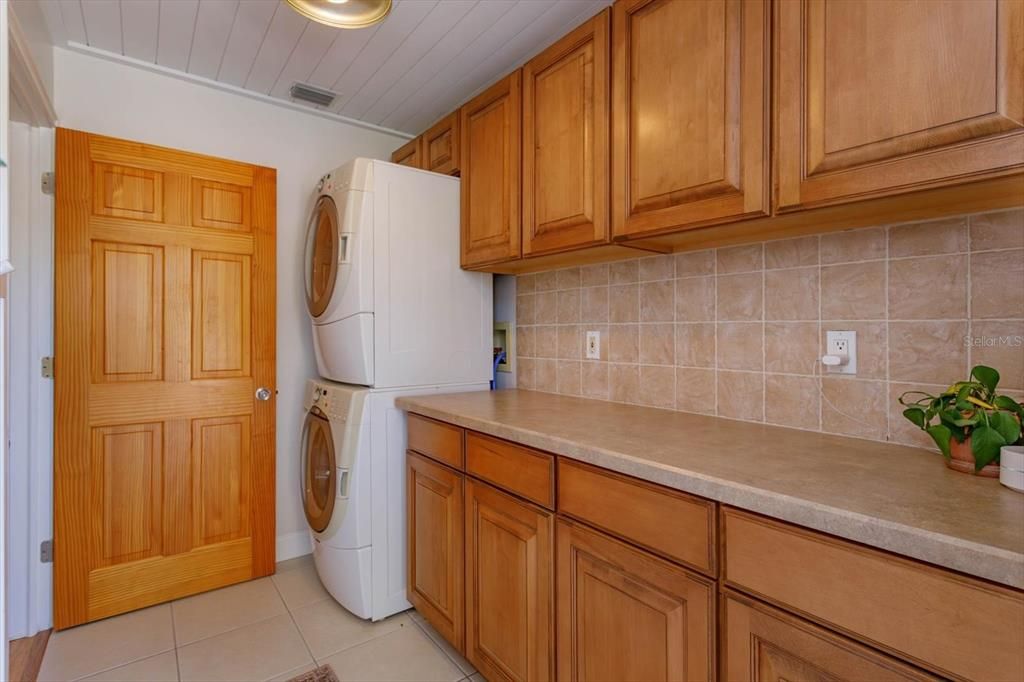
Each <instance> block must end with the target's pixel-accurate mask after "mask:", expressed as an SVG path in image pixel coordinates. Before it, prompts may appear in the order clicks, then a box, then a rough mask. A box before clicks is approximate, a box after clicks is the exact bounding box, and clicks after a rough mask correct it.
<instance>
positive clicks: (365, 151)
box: [54, 49, 405, 559]
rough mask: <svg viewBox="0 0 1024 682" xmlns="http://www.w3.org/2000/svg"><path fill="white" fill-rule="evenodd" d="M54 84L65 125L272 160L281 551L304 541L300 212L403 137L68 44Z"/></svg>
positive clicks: (306, 349)
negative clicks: (333, 181)
mask: <svg viewBox="0 0 1024 682" xmlns="http://www.w3.org/2000/svg"><path fill="white" fill-rule="evenodd" d="M54 92H55V106H56V109H57V117H58V121H59V125H60V126H62V127H66V128H74V129H77V130H84V131H88V132H93V133H101V134H104V135H110V136H113V137H120V138H125V139H129V140H137V141H140V142H148V143H151V144H157V145H163V146H166V147H174V148H177V149H183V150H187V151H194V152H201V153H203V154H210V155H213V156H220V157H225V158H229V159H235V160H239V161H245V162H248V163H254V164H258V165H261V166H269V167H271V168H276V169H277V272H278V276H277V388H278V390H279V393H278V396H277V401H278V403H277V472H278V473H277V533H278V555H279V557H278V558H279V559H280V558H282V555H295V554H296V553H304V552H307V551H309V550H308V539H307V536H306V535H305V528H306V525H305V519H304V518H303V514H302V507H301V504H300V500H299V493H298V491H299V458H298V452H297V450H298V443H299V437H300V433H299V431H300V428H301V426H302V418H303V413H302V389H303V386H304V385H305V382H306V380H307V379H308V378H311V377H314V376H315V375H316V364H315V361H314V358H313V346H312V340H311V338H310V330H309V322H308V320H307V318H306V307H305V294H304V290H303V284H302V277H301V273H302V266H303V263H302V241H303V237H304V232H305V228H306V220H307V218H308V212H309V210H310V208H311V206H312V202H313V200H314V198H315V197H314V194H315V189H316V182H317V180H318V179H319V178H320V176H321V175H323V174H324V173H325V172H327V171H330V170H332V169H334V168H335V167H337V166H339V165H341V164H342V163H344V162H345V161H347V160H348V159H351V158H352V157H355V156H369V157H374V158H381V159H386V158H389V157H390V154H391V151H392V150H393V149H395V148H396V147H398V146H399V145H400V144H402V143H403V142H404V141H405V140H403V139H401V138H399V137H397V136H393V135H388V134H384V133H380V132H376V131H371V130H366V129H363V128H360V127H356V126H353V125H348V124H345V123H342V122H337V121H332V120H329V119H326V118H321V117H319V116H314V115H310V114H305V113H302V112H298V111H293V110H290V109H287V108H284V107H279V106H275V105H273V104H269V103H265V102H262V101H259V100H254V99H250V98H247V97H242V96H239V95H235V94H231V93H229V92H224V91H221V90H217V89H214V88H211V87H207V86H204V85H200V84H197V83H192V82H187V81H184V80H179V79H176V78H172V77H170V76H166V75H162V74H158V73H152V72H148V71H144V70H142V69H138V68H133V67H130V66H126V65H123V64H118V63H114V62H110V61H106V60H103V59H100V58H97V57H92V56H88V55H84V54H81V53H77V52H71V51H69V50H65V49H57V50H55V52H54ZM58 182H59V180H58Z"/></svg>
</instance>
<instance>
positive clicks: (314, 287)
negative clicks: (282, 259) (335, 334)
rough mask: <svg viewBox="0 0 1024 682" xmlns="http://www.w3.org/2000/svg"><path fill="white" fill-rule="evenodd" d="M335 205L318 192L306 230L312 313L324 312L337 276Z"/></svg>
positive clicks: (336, 210) (310, 312) (307, 291)
mask: <svg viewBox="0 0 1024 682" xmlns="http://www.w3.org/2000/svg"><path fill="white" fill-rule="evenodd" d="M338 238H339V235H338V207H337V206H335V204H334V199H331V198H330V197H329V196H326V195H324V196H321V197H320V198H319V199H317V202H316V206H315V207H314V208H313V215H312V216H311V217H310V219H309V229H308V230H307V234H306V305H307V306H308V307H309V314H310V315H312V316H313V317H319V316H320V315H323V313H324V311H325V310H327V306H328V304H330V302H331V296H332V294H333V293H334V283H335V281H336V280H337V278H338Z"/></svg>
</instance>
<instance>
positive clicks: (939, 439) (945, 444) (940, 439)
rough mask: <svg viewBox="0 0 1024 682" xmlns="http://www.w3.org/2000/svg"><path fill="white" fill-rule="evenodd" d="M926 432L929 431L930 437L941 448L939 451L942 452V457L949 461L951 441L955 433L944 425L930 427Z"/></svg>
mask: <svg viewBox="0 0 1024 682" xmlns="http://www.w3.org/2000/svg"><path fill="white" fill-rule="evenodd" d="M925 431H927V432H928V435H929V436H931V437H932V440H933V441H935V444H936V445H938V446H939V450H941V451H942V456H943V457H945V458H946V459H949V440H950V438H952V437H953V432H952V431H950V430H949V429H948V428H946V427H945V426H943V425H942V424H936V425H935V426H929V427H928V428H926V429H925Z"/></svg>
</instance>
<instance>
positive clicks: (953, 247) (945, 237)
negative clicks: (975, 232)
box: [889, 216, 967, 258]
mask: <svg viewBox="0 0 1024 682" xmlns="http://www.w3.org/2000/svg"><path fill="white" fill-rule="evenodd" d="M966 250H967V217H966V216H960V217H958V218H946V219H944V220H931V221H929V222H926V223H910V224H906V225H893V226H892V227H890V228H889V258H902V257H903V256H931V255H935V254H940V253H959V252H961V251H966Z"/></svg>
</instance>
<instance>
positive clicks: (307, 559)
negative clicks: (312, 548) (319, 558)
mask: <svg viewBox="0 0 1024 682" xmlns="http://www.w3.org/2000/svg"><path fill="white" fill-rule="evenodd" d="M307 565H309V566H312V565H313V555H312V554H303V555H302V556H297V557H295V558H294V559H288V560H286V561H279V562H278V563H277V567H276V572H277V573H286V572H287V571H293V570H295V569H296V568H302V567H303V566H307Z"/></svg>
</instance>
